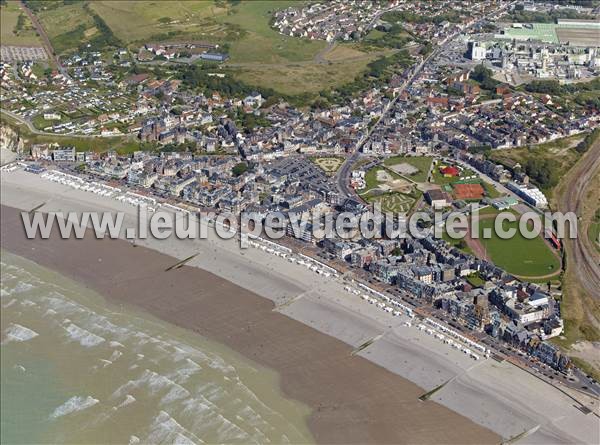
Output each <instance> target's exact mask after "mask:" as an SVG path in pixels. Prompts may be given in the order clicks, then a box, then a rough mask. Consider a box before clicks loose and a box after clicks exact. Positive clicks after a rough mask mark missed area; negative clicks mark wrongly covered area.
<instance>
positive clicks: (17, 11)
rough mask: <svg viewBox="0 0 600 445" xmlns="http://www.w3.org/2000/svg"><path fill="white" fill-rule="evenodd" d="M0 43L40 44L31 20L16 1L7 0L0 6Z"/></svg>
mask: <svg viewBox="0 0 600 445" xmlns="http://www.w3.org/2000/svg"><path fill="white" fill-rule="evenodd" d="M19 16H21V19H19ZM19 20H20V21H21V23H20V24H19ZM0 43H2V44H3V45H23V46H25V45H28V46H41V45H42V43H41V41H40V39H39V37H38V35H37V33H36V31H35V28H34V27H33V24H32V23H31V20H29V18H28V17H27V15H26V14H25V13H24V12H23V10H22V9H21V8H20V7H19V4H18V2H16V1H9V2H6V5H2V6H0Z"/></svg>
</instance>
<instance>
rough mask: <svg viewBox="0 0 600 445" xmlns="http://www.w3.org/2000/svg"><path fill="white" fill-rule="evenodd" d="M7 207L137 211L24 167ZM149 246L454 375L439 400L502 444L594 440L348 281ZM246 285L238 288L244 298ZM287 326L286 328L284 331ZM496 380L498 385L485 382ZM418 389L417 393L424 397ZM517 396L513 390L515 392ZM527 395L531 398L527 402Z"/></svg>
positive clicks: (573, 417)
mask: <svg viewBox="0 0 600 445" xmlns="http://www.w3.org/2000/svg"><path fill="white" fill-rule="evenodd" d="M4 178H6V180H4ZM2 202H3V204H7V205H11V206H14V207H19V208H21V209H30V208H33V207H35V206H37V205H39V204H40V203H42V202H45V203H46V205H45V206H44V207H43V208H42V209H41V210H40V211H50V210H55V211H56V210H59V209H62V210H63V211H65V210H73V211H82V210H96V211H104V210H109V211H116V210H120V211H125V212H127V213H128V214H129V215H130V216H128V217H126V222H128V223H131V224H134V223H135V219H134V216H135V209H134V208H133V207H131V206H125V205H123V204H122V203H117V202H115V201H114V200H109V199H106V198H102V197H98V196H96V195H90V194H85V193H84V192H80V191H75V190H72V189H69V188H67V187H65V186H61V185H59V184H54V183H48V181H43V180H42V179H40V178H39V177H37V176H35V175H31V174H27V173H23V172H19V171H17V172H13V173H10V174H9V175H3V188H2ZM3 230H4V227H3ZM20 232H22V228H21V229H20ZM109 242H110V241H109ZM144 244H145V245H146V246H147V247H150V248H151V249H154V250H161V251H163V252H164V253H166V254H169V255H171V256H173V257H175V258H178V259H182V258H186V257H187V256H190V255H191V254H193V253H198V252H200V255H198V257H196V258H195V259H194V260H193V261H191V262H190V263H188V264H189V265H190V266H195V267H199V268H201V269H204V271H208V272H212V273H214V274H216V275H217V276H219V277H221V278H224V279H226V280H228V281H230V282H234V283H236V284H238V285H239V286H241V287H242V288H246V289H250V290H252V291H253V292H254V293H256V294H259V295H260V296H262V297H265V298H268V299H270V300H272V301H273V302H274V303H275V304H276V305H277V308H276V309H275V310H276V311H278V312H281V313H283V314H285V315H287V316H288V317H290V318H293V319H296V320H298V321H300V322H302V323H303V324H305V325H309V326H311V327H313V328H315V329H316V330H318V331H320V332H323V333H325V334H327V335H330V336H333V337H335V338H338V339H340V340H342V341H343V342H345V344H346V345H344V346H346V348H347V345H350V346H351V347H357V346H358V345H360V344H361V343H362V342H364V341H365V340H367V339H369V338H372V337H373V336H374V335H378V334H383V335H384V337H383V339H382V340H381V341H380V340H378V341H377V342H376V343H374V344H373V345H372V346H370V347H369V348H367V349H366V350H365V351H361V352H360V353H359V354H358V355H359V356H363V357H366V358H368V360H370V361H371V362H373V363H377V364H378V365H380V366H382V367H384V368H386V369H387V370H389V371H391V372H393V373H395V374H398V375H401V376H403V377H405V378H408V379H409V380H410V381H412V382H414V383H416V384H417V385H419V386H420V387H422V388H424V390H427V391H428V390H430V389H432V388H434V387H436V386H438V384H439V382H440V381H446V378H447V377H449V376H452V377H457V378H456V379H455V380H454V381H452V382H451V383H450V384H448V385H446V386H445V387H444V389H443V390H442V391H440V392H439V393H438V397H437V398H436V400H437V401H438V402H439V403H441V404H443V405H444V406H447V407H449V408H451V409H453V410H455V411H456V412H459V413H460V414H462V415H465V416H467V417H469V418H471V419H472V420H473V421H475V422H476V423H478V424H480V425H483V426H485V427H487V428H490V429H491V430H493V431H495V432H496V433H498V434H500V435H501V436H502V437H503V438H504V439H508V438H511V437H514V436H515V435H518V434H520V433H522V432H523V431H527V430H530V429H532V428H536V427H537V426H539V425H542V427H541V428H539V431H537V432H535V433H534V434H532V435H530V436H528V437H527V438H526V439H522V440H521V442H536V441H539V440H542V441H543V440H545V439H547V438H548V437H553V438H555V439H556V440H554V441H564V442H569V441H571V442H572V441H577V442H587V443H597V442H598V432H597V429H598V428H597V425H598V423H597V418H594V417H593V415H589V416H585V415H584V414H583V413H582V412H581V411H579V410H578V409H577V408H576V407H574V406H573V403H572V400H570V399H569V398H568V397H566V396H565V395H564V394H561V393H560V391H558V390H555V389H554V388H552V387H551V386H549V385H546V384H541V382H539V381H538V380H537V379H536V378H535V377H533V376H531V375H529V374H527V373H526V372H524V371H521V370H518V369H516V368H514V367H513V366H512V365H509V364H506V363H504V364H499V363H497V362H495V361H493V360H484V361H480V362H479V363H478V364H477V365H476V366H473V365H474V363H473V361H472V360H470V359H468V358H466V357H465V356H464V354H461V353H460V352H457V351H454V350H449V348H447V347H446V346H445V345H442V344H440V343H439V342H437V341H436V340H434V339H432V338H431V337H428V336H427V335H425V334H423V333H419V332H418V331H416V330H415V329H412V330H407V329H408V328H407V329H405V328H404V327H403V326H401V322H402V320H401V317H398V318H396V319H394V318H393V317H390V316H389V314H386V313H382V311H380V310H378V309H377V308H375V307H374V305H368V304H365V303H364V302H363V301H361V300H360V299H359V298H357V297H356V296H352V295H349V294H348V293H347V292H344V290H343V288H344V286H343V284H342V283H339V282H334V281H333V280H324V279H323V278H322V277H320V276H316V275H315V274H314V273H312V272H310V271H307V270H306V269H305V268H302V267H300V266H297V265H292V264H289V263H288V262H287V261H285V260H283V259H281V258H277V257H274V256H272V255H268V254H267V253H264V252H262V251H259V250H258V249H254V250H253V249H248V250H247V251H244V252H242V253H240V251H239V249H238V246H237V244H236V242H235V241H228V242H227V241H223V240H220V239H215V238H214V237H213V238H211V239H209V240H202V241H195V242H189V241H188V242H184V241H179V240H170V241H168V242H165V241H162V242H161V241H158V242H157V241H153V240H147V241H145V242H144ZM132 250H135V249H132ZM169 265H170V264H169ZM50 267H52V266H50ZM186 267H187V266H186ZM196 270H198V269H196ZM91 272H92V273H88V272H86V271H81V270H80V271H78V272H77V274H78V275H77V276H78V278H77V279H79V280H83V281H84V282H87V280H89V279H90V278H94V276H95V275H94V271H91ZM161 272H162V271H161ZM198 273H203V271H198ZM338 281H339V280H338ZM132 285H133V283H132ZM246 289H242V290H241V292H247V291H246ZM260 300H261V301H262V303H264V302H265V300H263V299H260ZM238 315H239V314H238ZM288 322H289V320H288ZM248 328H250V327H248ZM282 329H283V330H282V332H285V327H283V328H282ZM234 349H235V348H234ZM240 352H242V354H244V355H247V354H248V352H253V353H256V352H255V351H253V350H251V349H249V350H245V349H244V350H241V351H240ZM249 358H252V357H249ZM340 369H342V368H340ZM492 374H493V381H489V379H490V376H491V375H492ZM459 376H461V378H460V380H459V379H458V377H459ZM283 377H285V375H284V374H282V378H283ZM459 382H460V383H461V385H459V384H458V383H459ZM538 384H539V385H540V386H537V385H538ZM285 385H286V379H283V380H282V386H283V387H284V390H285ZM465 385H466V386H465ZM532 385H533V387H536V392H535V396H533V397H530V395H531V393H530V392H529V391H528V388H530V387H531V386H532ZM462 386H465V387H464V388H463V387H462ZM419 391H421V392H420V394H422V392H424V391H423V390H419ZM511 391H514V392H515V394H510V392H511ZM420 394H417V395H416V397H418V395H420ZM472 394H477V398H476V399H473V398H472ZM507 394H508V396H507ZM521 394H527V397H526V396H521ZM463 398H465V399H464V400H463ZM466 400H469V402H468V403H467V402H466ZM463 402H465V403H463ZM475 406H476V408H474V407H475ZM548 406H552V407H554V406H559V407H560V409H559V410H555V409H548V408H547V407H548ZM321 408H323V407H321ZM320 415H324V414H323V413H321V414H320ZM395 421H397V419H396V418H390V419H389V420H388V422H391V423H393V422H395ZM379 423H380V424H381V422H379ZM384 423H385V422H384ZM311 426H312V425H311ZM452 428H454V427H452ZM328 439H329V438H328ZM461 439H462V438H461ZM318 440H320V438H318ZM351 440H356V441H365V440H366V438H363V437H361V436H356V438H354V437H353V438H352V439H351ZM406 440H407V436H406V435H404V436H403V439H402V441H406ZM449 440H451V439H450V437H447V436H444V438H443V439H442V441H444V442H448V441H449ZM321 441H322V440H321ZM328 441H332V439H329V440H328ZM388 441H389V440H388ZM461 441H462V440H461ZM494 441H499V440H497V439H494Z"/></svg>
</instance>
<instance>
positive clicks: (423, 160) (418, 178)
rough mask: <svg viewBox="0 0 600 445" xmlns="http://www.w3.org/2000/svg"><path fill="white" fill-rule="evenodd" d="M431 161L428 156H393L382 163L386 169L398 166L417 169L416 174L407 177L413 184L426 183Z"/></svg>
mask: <svg viewBox="0 0 600 445" xmlns="http://www.w3.org/2000/svg"><path fill="white" fill-rule="evenodd" d="M431 161H432V158H430V157H428V156H394V157H391V158H388V159H386V160H385V161H384V162H383V163H384V165H386V166H388V167H391V166H394V165H399V164H408V165H411V166H413V167H415V168H416V169H418V172H415V173H413V174H410V175H408V176H407V177H408V178H409V179H412V180H413V181H415V182H426V181H427V175H428V174H429V169H430V167H431Z"/></svg>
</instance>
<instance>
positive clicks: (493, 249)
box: [479, 218, 560, 279]
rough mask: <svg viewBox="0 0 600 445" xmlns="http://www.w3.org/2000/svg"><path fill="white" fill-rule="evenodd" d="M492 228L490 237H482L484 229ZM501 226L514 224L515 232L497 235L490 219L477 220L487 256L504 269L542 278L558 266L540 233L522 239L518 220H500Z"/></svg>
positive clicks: (529, 276) (506, 227) (507, 227)
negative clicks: (512, 221) (514, 233)
mask: <svg viewBox="0 0 600 445" xmlns="http://www.w3.org/2000/svg"><path fill="white" fill-rule="evenodd" d="M486 228H489V229H491V231H492V237H491V238H489V239H484V238H483V231H484V229H486ZM504 228H505V229H511V228H515V229H517V234H516V235H515V236H514V237H512V238H510V239H501V238H500V237H498V236H497V235H496V234H495V233H494V230H493V229H494V219H493V218H486V219H481V220H480V221H479V236H480V242H481V244H482V245H483V247H484V248H485V250H486V254H487V256H488V258H489V259H490V260H491V261H493V262H494V264H495V265H496V266H498V267H501V268H502V269H504V270H506V271H507V272H508V273H510V274H513V275H517V276H519V277H523V278H525V279H526V278H532V279H533V278H543V277H544V276H546V275H550V274H555V273H556V272H558V271H559V270H560V261H559V259H558V258H557V257H556V255H554V253H553V252H552V251H551V250H550V247H548V245H547V244H546V243H545V242H544V240H543V239H542V238H540V237H536V238H533V239H526V238H525V237H523V236H522V235H521V234H520V233H519V231H518V223H517V222H514V223H508V222H505V223H504Z"/></svg>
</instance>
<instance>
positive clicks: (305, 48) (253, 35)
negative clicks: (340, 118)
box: [38, 0, 394, 95]
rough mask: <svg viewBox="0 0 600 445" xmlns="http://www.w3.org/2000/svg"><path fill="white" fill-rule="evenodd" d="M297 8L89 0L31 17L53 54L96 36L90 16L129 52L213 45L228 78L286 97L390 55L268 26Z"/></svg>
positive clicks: (281, 1)
mask: <svg viewBox="0 0 600 445" xmlns="http://www.w3.org/2000/svg"><path fill="white" fill-rule="evenodd" d="M299 3H301V2H298V1H294V0H273V1H268V0H255V1H242V2H224V1H223V2H214V1H208V0H189V1H186V0H173V1H168V2H167V1H147V0H143V1H132V0H127V1H116V0H97V1H90V2H82V3H75V4H67V5H64V4H62V3H60V5H59V6H58V7H52V8H50V7H49V8H48V9H47V10H43V11H40V12H38V16H39V17H40V20H41V22H42V23H43V25H44V28H45V29H46V30H47V32H48V34H49V37H50V39H51V41H52V44H53V46H54V48H55V51H56V52H57V53H58V54H62V53H67V52H69V51H72V50H73V49H75V48H77V47H78V46H79V45H80V44H81V43H85V42H89V41H91V40H93V39H96V38H97V37H99V34H98V29H97V28H96V27H95V25H94V19H93V17H92V15H93V14H96V15H98V16H99V17H100V18H102V20H103V21H104V22H105V23H106V24H107V25H108V27H109V28H110V30H111V31H112V33H113V34H114V35H115V37H116V38H118V39H120V40H121V41H122V42H123V44H125V45H128V46H129V47H130V48H132V49H135V48H137V47H139V46H140V45H141V44H143V43H147V42H149V41H175V40H179V41H186V40H188V41H189V40H200V41H208V42H212V43H215V44H219V45H221V48H222V50H223V51H224V52H227V53H228V54H229V56H230V59H229V61H228V62H227V63H226V64H225V66H226V67H227V68H228V72H229V73H230V74H231V75H232V76H233V77H234V78H236V79H238V80H241V81H243V82H245V83H247V84H249V85H254V86H257V87H263V88H271V89H273V90H275V91H277V92H279V93H283V94H286V95H299V94H303V93H306V94H316V93H318V92H319V91H322V90H330V89H333V88H335V87H338V86H340V85H343V84H345V83H348V82H352V81H353V80H354V79H355V78H356V77H357V76H358V75H359V74H361V73H362V72H363V71H364V70H366V68H367V65H368V64H369V63H371V62H372V61H374V60H376V59H377V58H380V57H382V56H384V55H389V54H391V53H393V52H394V51H393V50H388V49H385V50H384V49H381V48H379V49H376V50H374V51H365V50H361V49H360V48H361V46H359V45H354V44H347V43H340V44H337V45H336V46H335V47H332V48H330V47H328V44H327V42H325V41H322V40H309V39H304V38H297V37H289V36H284V35H282V34H279V33H278V32H277V31H275V30H274V29H272V28H271V26H270V20H271V17H272V15H273V12H274V11H276V10H279V9H283V8H286V7H288V6H290V5H298V4H299ZM86 4H87V5H89V10H86V8H85V7H84V5H86ZM52 5H56V3H53V4H52Z"/></svg>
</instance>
